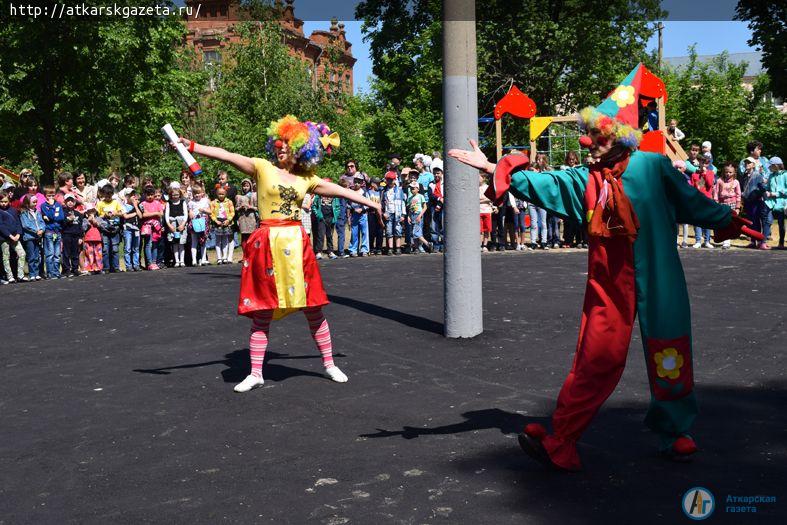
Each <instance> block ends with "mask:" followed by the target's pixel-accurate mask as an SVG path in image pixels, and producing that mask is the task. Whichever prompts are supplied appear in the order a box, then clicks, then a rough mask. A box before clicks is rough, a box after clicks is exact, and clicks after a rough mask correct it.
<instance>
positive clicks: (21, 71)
mask: <svg viewBox="0 0 787 525" xmlns="http://www.w3.org/2000/svg"><path fill="white" fill-rule="evenodd" d="M117 3H118V4H120V5H126V4H127V5H156V4H158V3H159V2H155V1H149V0H148V1H143V2H117ZM99 4H101V5H103V4H108V2H98V3H94V4H92V5H99ZM169 5H173V4H171V3H170V4H169ZM7 9H8V7H7V6H4V7H3V10H4V11H7ZM184 35H185V25H184V24H183V22H182V21H181V20H180V19H178V18H176V17H154V16H146V17H143V16H140V17H131V18H129V19H122V18H113V17H106V18H102V19H101V20H100V21H96V20H91V19H89V18H87V17H86V18H71V19H68V20H50V19H49V18H38V19H35V20H33V19H28V18H24V17H14V18H6V19H5V20H4V24H3V25H2V26H0V48H2V49H3V53H2V55H0V95H2V97H1V98H0V148H2V150H3V151H4V155H6V156H7V157H8V158H9V160H10V161H11V163H17V164H18V163H20V162H22V161H24V160H26V159H30V158H32V157H33V156H35V158H36V159H37V162H38V163H39V165H40V169H41V171H42V173H43V179H44V180H45V181H52V180H53V176H54V172H55V170H56V169H57V168H58V167H59V166H60V165H66V166H69V165H70V166H76V167H79V168H83V169H86V170H89V171H99V170H102V169H105V168H106V167H107V166H108V165H109V164H110V160H111V159H113V158H114V159H117V161H118V162H119V163H120V164H121V166H120V167H122V168H125V169H130V170H138V169H139V168H140V167H141V166H143V165H144V164H145V163H146V162H148V160H149V159H151V158H155V157H156V156H157V155H159V152H160V148H161V140H160V135H159V133H158V128H159V127H161V126H162V125H163V124H164V123H165V122H171V123H173V125H178V124H180V122H181V117H182V115H183V113H184V111H183V110H184V109H185V108H188V107H189V104H190V103H191V101H193V100H196V99H197V98H198V94H199V93H200V92H201V90H202V89H203V86H204V78H203V75H202V73H201V72H200V71H195V70H193V68H192V66H191V64H192V61H191V60H190V58H189V55H188V52H187V50H184V49H182V48H181V47H180V44H181V43H182V41H183V38H184Z"/></svg>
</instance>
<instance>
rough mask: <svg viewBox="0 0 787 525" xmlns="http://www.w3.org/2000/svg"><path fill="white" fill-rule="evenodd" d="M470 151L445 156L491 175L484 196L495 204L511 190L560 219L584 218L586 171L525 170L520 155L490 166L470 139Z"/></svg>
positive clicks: (525, 159)
mask: <svg viewBox="0 0 787 525" xmlns="http://www.w3.org/2000/svg"><path fill="white" fill-rule="evenodd" d="M470 145H471V146H472V147H473V150H472V151H467V150H460V149H452V150H450V151H449V152H448V155H449V156H451V157H453V158H455V159H456V160H458V161H459V162H462V163H464V164H467V165H468V166H472V167H474V168H478V169H481V170H484V171H486V172H488V173H493V174H494V175H493V176H492V182H491V184H490V185H489V189H488V190H487V196H488V197H489V198H490V199H492V200H493V201H494V202H495V203H496V204H499V202H500V200H501V199H503V198H505V192H506V191H509V190H510V191H511V193H513V194H514V196H515V197H519V198H520V199H522V200H525V201H528V202H532V203H533V204H535V205H536V206H538V207H539V208H544V209H545V210H547V211H549V212H550V213H553V214H555V215H558V216H560V217H562V218H573V219H575V220H577V221H579V222H582V221H583V220H584V219H585V209H584V208H585V188H586V187H587V181H588V171H587V169H586V168H569V169H567V170H560V171H545V172H536V171H527V170H526V169H524V168H525V167H526V166H527V165H528V164H529V160H528V158H527V157H526V156H524V155H506V156H505V157H503V158H502V159H501V160H500V162H499V163H498V164H492V163H491V162H489V161H488V160H487V158H486V155H484V152H483V151H481V149H480V148H479V147H478V144H476V142H475V141H473V140H471V141H470Z"/></svg>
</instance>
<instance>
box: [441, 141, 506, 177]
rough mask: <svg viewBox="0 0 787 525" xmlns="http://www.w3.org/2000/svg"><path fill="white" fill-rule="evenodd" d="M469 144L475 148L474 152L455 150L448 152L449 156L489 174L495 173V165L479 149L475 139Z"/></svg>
mask: <svg viewBox="0 0 787 525" xmlns="http://www.w3.org/2000/svg"><path fill="white" fill-rule="evenodd" d="M469 142H470V146H471V147H472V148H473V149H472V151H469V150H464V149H457V148H454V149H451V150H448V156H449V157H453V158H455V159H456V160H458V161H459V162H461V163H462V164H467V165H468V166H472V167H474V168H478V169H479V170H484V171H485V172H487V173H494V171H495V165H494V164H492V163H491V162H489V160H488V159H487V158H486V155H484V152H483V151H481V148H479V147H478V143H477V142H476V141H474V140H473V139H469Z"/></svg>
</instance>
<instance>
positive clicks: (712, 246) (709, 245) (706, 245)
mask: <svg viewBox="0 0 787 525" xmlns="http://www.w3.org/2000/svg"><path fill="white" fill-rule="evenodd" d="M704 246H705V247H706V248H711V249H713V248H715V246H714V245H712V244H711V243H709V242H706V243H705V244H704Z"/></svg>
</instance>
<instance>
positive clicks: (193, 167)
mask: <svg viewBox="0 0 787 525" xmlns="http://www.w3.org/2000/svg"><path fill="white" fill-rule="evenodd" d="M161 132H162V133H163V134H164V136H165V137H166V138H167V139H168V140H169V141H170V142H172V143H173V144H174V145H175V149H176V150H178V155H180V158H181V159H183V162H185V163H186V166H188V168H189V171H190V172H191V174H192V175H194V176H197V175H200V174H202V168H200V166H199V163H197V161H196V160H194V157H192V156H191V153H189V150H187V149H186V146H184V145H183V144H181V143H180V139H178V136H177V134H175V130H174V129H172V126H171V125H170V124H166V125H165V126H164V127H163V128H161Z"/></svg>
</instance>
